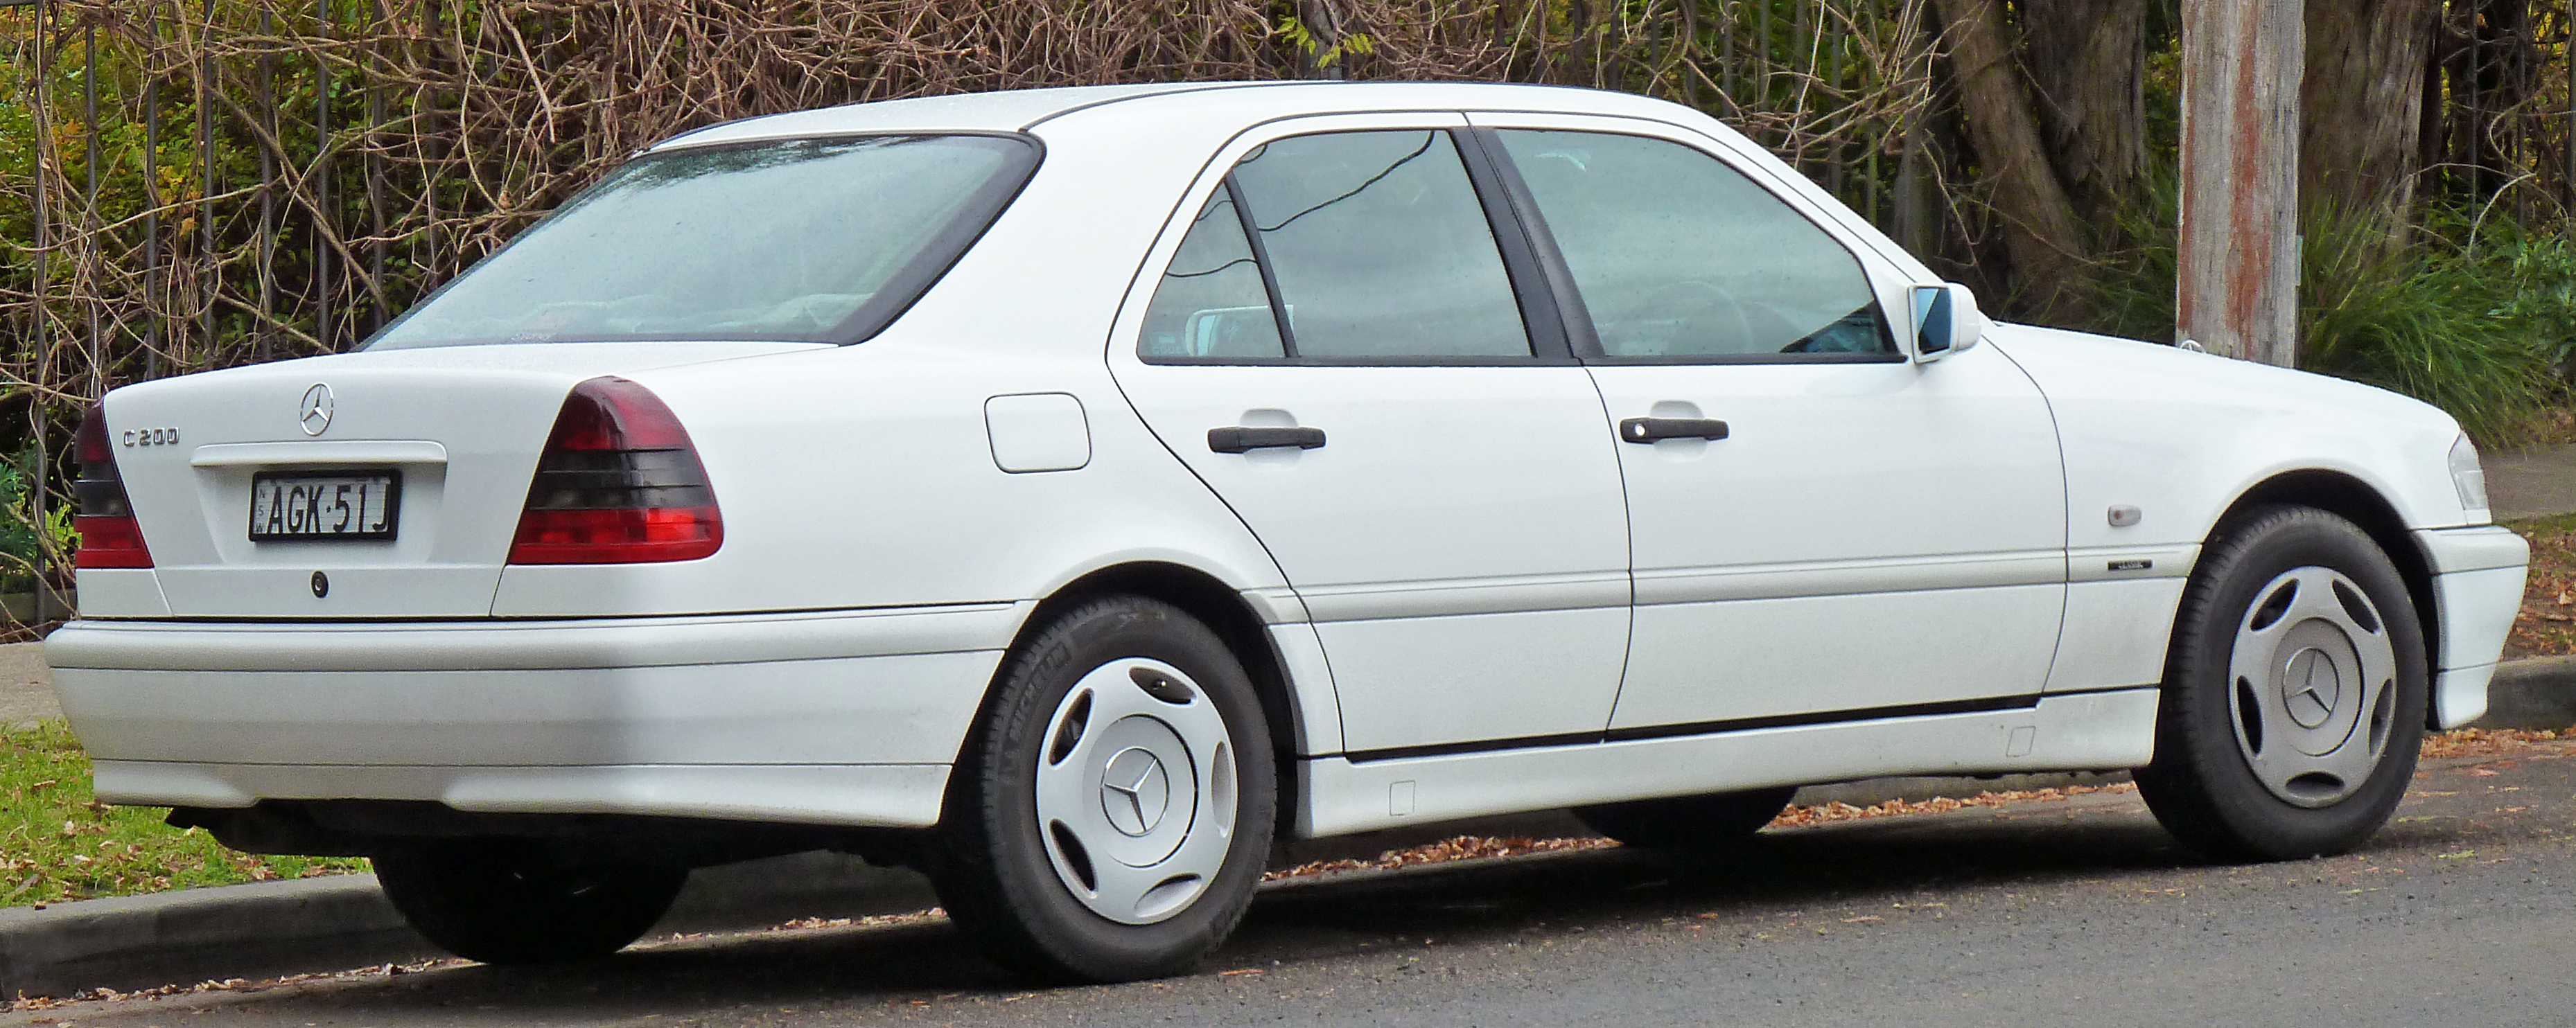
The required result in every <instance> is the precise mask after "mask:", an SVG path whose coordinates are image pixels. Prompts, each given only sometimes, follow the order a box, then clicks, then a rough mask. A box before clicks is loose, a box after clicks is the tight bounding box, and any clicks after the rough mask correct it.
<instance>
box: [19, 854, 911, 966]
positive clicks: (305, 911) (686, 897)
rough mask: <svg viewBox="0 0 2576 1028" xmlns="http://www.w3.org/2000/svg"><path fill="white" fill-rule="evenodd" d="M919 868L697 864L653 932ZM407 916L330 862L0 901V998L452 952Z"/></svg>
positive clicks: (741, 924) (715, 922)
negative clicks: (99, 894) (2, 904)
mask: <svg viewBox="0 0 2576 1028" xmlns="http://www.w3.org/2000/svg"><path fill="white" fill-rule="evenodd" d="M937 903H938V900H937V899H935V898H933V897H932V896H931V894H930V885H929V883H928V882H927V881H926V880H924V879H923V878H922V877H921V876H920V875H917V874H914V873H912V872H910V871H902V870H891V869H887V868H880V867H872V866H869V865H868V864H866V863H864V862H862V861H860V860H859V859H858V858H856V857H848V856H842V855H839V854H834V853H800V854H796V855H794V856H787V857H776V858H772V859H768V860H754V861H748V862H745V863H740V864H730V865H726V866H724V867H714V868H701V869H699V870H697V871H694V872H691V873H690V875H689V884H688V886H687V887H686V888H685V889H683V890H681V893H680V898H679V901H678V902H676V903H674V904H673V905H672V907H671V912H670V914H668V915H667V916H665V917H663V918H662V921H661V923H659V924H657V925H655V926H654V927H653V934H656V935H660V934H668V933H671V932H696V931H724V930H730V929H743V928H757V927H763V926H767V925H774V924H779V923H782V922H786V921H791V920H795V919H797V918H801V917H827V918H829V917H866V916H870V915H876V914H901V913H910V912H913V911H917V910H922V909H926V908H928V907H931V906H934V905H936V904H937ZM444 955H445V954H444V953H441V952H440V951H439V950H438V949H437V948H436V947H434V946H432V945H430V943H429V940H427V939H423V938H421V937H420V936H419V935H418V934H417V933H414V932H413V931H412V930H411V926H410V925H407V924H405V923H403V919H402V915H400V914H398V913H395V912H394V908H393V905H392V904H390V903H387V902H386V901H385V898H384V894H383V893H382V892H381V891H379V890H378V889H377V888H376V876H374V875H366V874H356V875H331V876H329V877H325V878H306V879H300V880H296V881H283V882H256V883H253V884H249V885H227V886H219V887H215V888H207V889H182V890H179V891H176V892H166V893H160V894H157V895H151V896H128V897H120V898H116V899H98V900H81V901H79V902H74V903H56V904H52V905H50V906H47V907H46V908H45V909H43V910H33V909H28V908H23V907H21V908H14V909H8V910H0V999H7V998H16V997H20V996H67V995H70V994H72V993H75V992H80V991H83V990H87V989H95V988H99V987H101V986H104V987H107V988H111V989H117V990H120V991H124V990H132V989H144V988H153V987H157V986H162V985H171V984H194V983H196V982H201V981H206V980H208V979H223V978H253V979H256V978H271V977H277V976H281V975H289V974H301V973H306V972H313V971H341V970H348V969H350V968H357V967H372V966H374V965H377V964H387V963H406V962H410V961H415V960H423V959H428V958H430V957H436V956H444Z"/></svg>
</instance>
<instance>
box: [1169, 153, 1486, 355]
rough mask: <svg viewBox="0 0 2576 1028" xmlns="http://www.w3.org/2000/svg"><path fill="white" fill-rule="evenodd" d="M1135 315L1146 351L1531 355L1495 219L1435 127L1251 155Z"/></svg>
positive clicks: (1211, 204)
mask: <svg viewBox="0 0 2576 1028" xmlns="http://www.w3.org/2000/svg"><path fill="white" fill-rule="evenodd" d="M1238 205H1239V206H1238ZM1247 229H1248V231H1247ZM1274 297H1275V298H1276V300H1277V301H1278V306H1277V307H1276V308H1273V307H1272V306H1271V301H1272V299H1273V298H1274ZM1146 310H1147V312H1146V316H1145V328H1144V335H1143V338H1142V339H1140V340H1139V341H1138V347H1137V350H1138V353H1139V354H1140V355H1141V356H1143V357H1145V358H1146V359H1148V360H1152V359H1157V358H1160V359H1179V360H1192V359H1198V360H1209V359H1214V360H1221V361H1222V360H1244V359H1259V358H1263V357H1268V358H1279V357H1290V358H1316V359H1323V360H1346V361H1359V362H1376V361H1383V362H1393V363H1402V362H1406V361H1417V360H1433V361H1439V360H1461V359H1463V360H1468V361H1475V360H1477V359H1480V358H1483V359H1508V358H1515V357H1528V356H1529V355H1530V340H1529V333H1528V331H1527V330H1526V329H1525V328H1524V327H1523V324H1522V322H1521V314H1520V308H1519V306H1518V300H1517V299H1516V297H1515V295H1514V294H1513V292H1512V285H1511V279H1510V277H1509V275H1508V274H1506V273H1505V271H1504V268H1503V258H1502V253H1501V251H1500V249H1499V248H1498V247H1497V245H1496V243H1495V240H1494V233H1493V228H1492V226H1491V225H1489V224H1488V223H1487V222H1486V220H1485V209H1484V207H1483V205H1482V203H1481V202H1480V201H1479V199H1478V197H1477V194H1476V190H1475V187H1474V185H1473V184H1472V183H1471V182H1470V181H1469V179H1468V177H1467V169H1466V166H1465V164H1464V163H1463V162H1462V161H1461V160H1460V158H1459V154H1458V147H1457V144H1456V142H1455V141H1454V140H1453V138H1452V137H1451V135H1450V134H1449V133H1448V132H1446V131H1442V130H1408V131H1365V132H1334V133H1324V134H1318V135H1310V136H1294V137H1290V138H1287V139H1281V140H1276V141H1274V142H1271V143H1269V144H1267V145H1264V146H1263V147H1261V148H1260V149H1257V150H1254V151H1253V152H1252V153H1251V154H1250V155H1248V156H1246V157H1245V158H1244V159H1243V160H1242V161H1241V162H1239V163H1237V164H1236V165H1235V167H1234V171H1233V173H1232V174H1231V175H1229V176H1227V178H1226V183H1225V186H1224V188H1222V189H1220V190H1218V192H1217V195H1216V198H1215V199H1213V200H1210V201H1209V203H1208V205H1207V206H1206V207H1204V208H1202V209H1201V210H1200V212H1199V217H1198V219H1197V220H1196V221H1195V222H1194V223H1193V224H1192V226H1191V229H1190V232H1189V234H1188V235H1187V236H1185V237H1184V238H1183V239H1182V242H1181V247H1180V252H1179V254H1178V255H1176V256H1175V257H1174V259H1173V261H1172V266H1171V269H1170V270H1169V271H1167V272H1165V273H1164V276H1163V280H1162V282H1161V283H1160V284H1159V285H1158V286H1157V288H1156V290H1155V294H1154V299H1153V302H1152V303H1151V304H1150V305H1149V306H1148V307H1147V309H1146ZM1265 318H1267V319H1270V324H1269V325H1267V326H1265V325H1264V324H1263V321H1264V319H1265Z"/></svg>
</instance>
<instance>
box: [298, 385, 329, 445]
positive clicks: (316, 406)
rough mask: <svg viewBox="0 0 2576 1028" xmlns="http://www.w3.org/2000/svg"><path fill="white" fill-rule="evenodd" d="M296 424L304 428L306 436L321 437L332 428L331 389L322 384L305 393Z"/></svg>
mask: <svg viewBox="0 0 2576 1028" xmlns="http://www.w3.org/2000/svg"><path fill="white" fill-rule="evenodd" d="M296 410H297V413H296V415H295V422H296V424H299V425H302V426H304V434H305V435H321V434H322V433H323V432H324V431H327V430H328V429H330V427H331V387H330V386H326V385H323V384H322V383H320V382H315V383H313V388H311V389H307V390H305V391H304V403H303V405H302V406H300V407H298V408H296Z"/></svg>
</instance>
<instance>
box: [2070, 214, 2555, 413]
mask: <svg viewBox="0 0 2576 1028" xmlns="http://www.w3.org/2000/svg"><path fill="white" fill-rule="evenodd" d="M2174 195H2175V194H2174V183H2173V178H2172V176H2171V175H2170V174H2164V175H2159V176H2157V177H2156V180H2155V186H2154V188H2151V189H2149V190H2147V191H2146V193H2145V195H2144V196H2142V197H2141V198H2140V199H2139V201H2138V202H2137V203H2136V204H2134V205H2133V206H2132V208H2131V210H2130V212H2129V216H2128V217H2127V218H2125V219H2124V220H2123V223H2122V227H2123V230H2124V234H2125V235H2127V236H2128V237H2129V238H2130V239H2133V240H2137V242H2136V243H2134V244H2133V245H2131V246H2129V247H2128V248H2127V249H2124V250H2119V251H2115V252H2112V253H2109V254H2107V255H2105V256H2104V257H2103V258H2102V259H2101V261H2100V263H2099V264H2098V266H2097V268H2096V271H2095V274H2094V276H2093V282H2094V289H2093V292H2092V295H2091V297H2090V300H2091V308H2092V313H2093V317H2092V324H2091V327H2092V328H2093V329H2094V330H2095V331H2099V332H2104V333H2108V334H2112V335H2120V336H2127V337H2130V338H2136V339H2151V340H2156V341H2159V342H2162V341H2169V340H2171V339H2173V338H2174V334H2175V332H2174V282H2175V257H2174V254H2175V238H2176V228H2175V225H2176V223H2177V221H2178V220H2179V219H2178V218H2177V217H2176V207H2175V205H2174ZM2306 233H2307V234H2306V237H2305V238H2304V239H2303V240H2302V246H2301V249H2300V254H2299V256H2300V261H2299V339H2300V343H2299V366H2300V367H2302V368H2305V369H2307V370H2310V371H2317V372H2323V373H2325V374H2329V375H2336V376H2339V377H2343V378H2349V379H2353V380H2356V381H2361V382H2367V383H2370V384H2371V385H2375V386H2379V387H2381V388H2384V389H2390V390H2393V391H2396V392H2400V393H2404V394H2406V395H2408V396H2412V397H2415V398H2417V399H2420V400H2423V401H2425V402H2427V403H2430V404H2432V405H2434V406H2436V407H2440V408H2442V409H2443V410H2445V411H2448V412H2449V413H2450V414H2451V416H2452V417H2455V418H2458V419H2459V420H2460V424H2461V426H2462V427H2464V428H2466V429H2467V430H2468V432H2469V434H2470V435H2471V436H2473V437H2475V438H2476V439H2477V440H2478V442H2479V444H2480V445H2482V446H2488V447H2497V446H2510V445H2513V444H2515V443H2517V442H2520V441H2524V440H2526V439H2528V438H2529V436H2530V434H2531V432H2532V430H2533V428H2534V426H2535V425H2536V423H2537V422H2538V420H2539V416H2540V415H2541V414H2542V413H2543V412H2544V411H2545V410H2547V409H2548V408H2549V407H2550V406H2552V405H2554V404H2560V403H2564V402H2566V400H2567V393H2568V386H2567V380H2566V379H2565V378H2562V377H2561V374H2562V373H2564V372H2566V371H2568V370H2570V366H2571V365H2576V246H2571V245H2570V244H2569V242H2568V241H2567V240H2565V239H2561V238H2558V237H2555V236H2548V235H2542V234H2538V233H2533V232H2529V231H2526V230H2524V229H2521V228H2519V227H2517V226H2513V225H2510V224H2504V223H2499V222H2493V221H2490V222H2487V223H2485V224H2484V225H2480V224H2479V223H2478V222H2477V221H2476V220H2475V219H2474V218H2473V217H2472V216H2469V215H2466V214H2462V213H2460V212H2457V211H2450V210H2444V209H2439V208H2435V209H2432V210H2429V211H2427V212H2426V213H2425V215H2424V219H2423V224H2422V225H2421V226H2420V227H2413V228H2396V227H2392V226H2391V225H2390V224H2389V223H2388V222H2386V221H2385V220H2380V219H2374V218H2367V217H2355V216H2346V215H2342V214H2338V213H2335V212H2321V213H2317V214H2312V215H2311V216H2310V217H2309V219H2308V223H2307V226H2306Z"/></svg>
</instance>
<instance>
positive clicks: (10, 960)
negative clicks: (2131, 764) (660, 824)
mask: <svg viewBox="0 0 2576 1028" xmlns="http://www.w3.org/2000/svg"><path fill="white" fill-rule="evenodd" d="M2487 697H2488V705H2487V714H2486V716H2485V717H2483V718H2480V719H2479V720H2478V721H2477V722H2476V725H2477V726H2478V727H2482V728H2545V729H2565V728H2568V727H2569V726H2571V725H2576V657H2543V658H2537V659H2532V660H2517V661H2508V662H2506V663H2505V664H2504V666H2502V667H2500V668H2498V669H2497V671H2496V676H2495V680H2494V683H2493V684H2492V685H2490V686H2489V687H2488V692H2487ZM2127 778H2128V775H2127V773H2125V772H2113V773H2109V774H2087V773H2070V774H2036V775H2000V776H1994V777H1988V778H1882V779H1875V780H1871V781H1865V782H1848V783H1843V784H1840V785H1819V786H1809V787H1807V788H1804V789H1800V790H1798V796H1797V799H1796V800H1795V802H1797V803H1800V804H1804V805H1818V804H1824V803H1832V802H1842V803H1850V804H1853V805H1855V806H1868V805H1870V804H1874V803H1881V802H1886V801H1888V800H1926V799H1931V798H1933V797H1936V796H1953V797H1964V796H1973V795H1976V794H1977V793H1979V792H1990V791H2006V790H2014V789H2023V790H2032V789H2047V788H2064V787H2066V786H2070V785H2102V784H2108V783H2112V782H2119V781H2125V780H2127ZM1585 834H1589V833H1588V832H1586V831H1585V830H1584V829H1583V827H1582V825H1581V823H1580V822H1577V821H1575V820H1574V819H1573V818H1572V817H1571V816H1570V815H1567V814H1566V813H1564V812H1561V811H1559V812H1553V813H1542V814H1527V815H1515V816H1512V817H1502V818H1483V819H1477V820H1472V821H1453V822H1445V823H1440V824H1424V825H1415V826H1409V827H1406V828H1403V829H1398V830H1390V831H1384V832H1372V833H1369V834H1366V835H1359V836H1352V837H1349V838H1342V839H1318V840H1310V841H1304V842H1296V843H1289V844H1286V845H1284V846H1282V847H1281V848H1280V851H1279V853H1278V854H1277V859H1276V860H1275V861H1274V863H1276V864H1279V865H1283V866H1284V865H1293V864H1301V863H1306V862H1309V861H1319V860H1336V859H1343V858H1359V859H1367V858H1370V857H1375V856H1376V855H1377V854H1379V853H1381V852H1384V851H1386V850H1390V849H1401V848H1404V847H1408V846H1415V845H1420V844H1422V843H1425V842H1432V841H1437V840H1440V839H1446V838H1449V837H1451V836H1455V835H1498V836H1514V835H1520V836H1531V837H1541V836H1580V835H1585ZM937 902H938V900H937V899H936V898H935V897H934V896H932V895H931V892H930V886H929V883H928V881H926V880H925V879H923V878H922V877H921V876H920V875H918V874H915V873H913V872H910V871H905V870H900V869H888V868H880V867H871V866H869V865H867V864H865V863H863V862H861V861H860V860H859V859H858V858H855V857H847V856H841V855H838V854H830V853H806V854H798V855H795V856H788V857H777V858H773V859H769V860H755V861H749V862H746V863H741V864H733V865H728V866H725V867H718V868H705V869H701V870H699V871H696V872H694V873H692V874H691V875H690V876H689V885H688V888H687V889H686V890H684V891H683V892H682V893H681V894H680V900H679V902H678V903H677V904H675V905H674V906H673V907H672V910H671V913H670V915H669V916H667V917H665V918H663V919H662V923H661V924H659V925H656V926H655V927H654V929H653V930H654V932H655V933H656V934H661V933H669V932H679V931H720V930H726V929H741V928H754V927H761V926H766V925H774V924H779V923H782V922H786V921H791V920H795V919H797V918H802V917H826V918H835V917H866V916H871V915H879V914H899V913H909V912H912V911H916V910H922V909H925V908H928V907H931V906H933V905H935V904H936V903H937ZM436 955H438V952H437V950H436V949H435V948H433V947H431V946H430V944H429V942H428V941H427V940H425V939H422V938H421V937H420V936H419V935H417V934H414V933H413V932H412V930H411V928H410V927H409V926H407V925H405V924H404V923H403V920H402V917H401V916H400V915H398V914H396V913H395V912H394V910H393V907H392V906H391V905H390V904H388V903H386V902H385V900H384V896H383V895H382V894H381V893H380V892H378V891H377V889H376V880H375V877H374V876H373V875H335V876H332V877H329V878H310V879H304V880H300V881H291V882H261V883H257V884H252V885H233V886H224V887H220V888H210V889H186V890H181V891H177V892H169V893H162V894H159V895H153V896H134V897H127V898H120V899H102V900H82V901H79V902H75V903H57V904H53V905H51V906H49V907H47V908H46V909H44V910H32V909H27V908H13V909H5V910H0V997H14V996H18V995H28V996H61V995H69V994H71V993H73V992H77V991H81V990H85V989H93V988H98V987H101V986H105V987H107V988H112V989H118V990H129V989H141V988H151V987H155V986H161V985H168V984H186V983H194V982H200V981H204V980H207V979H220V978H262V977H274V976H278V975H287V974H298V973H304V972H312V971H336V970H346V969H349V968H354V967H368V966H372V965H376V964H384V963H399V962H406V961H413V960H420V959H424V958H427V957H431V956H436Z"/></svg>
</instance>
